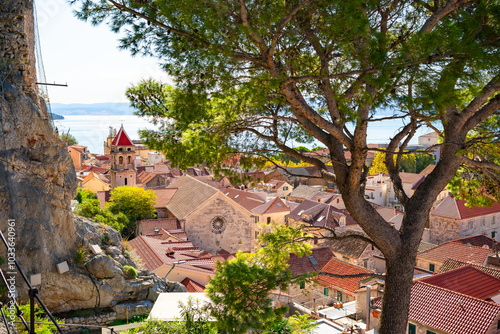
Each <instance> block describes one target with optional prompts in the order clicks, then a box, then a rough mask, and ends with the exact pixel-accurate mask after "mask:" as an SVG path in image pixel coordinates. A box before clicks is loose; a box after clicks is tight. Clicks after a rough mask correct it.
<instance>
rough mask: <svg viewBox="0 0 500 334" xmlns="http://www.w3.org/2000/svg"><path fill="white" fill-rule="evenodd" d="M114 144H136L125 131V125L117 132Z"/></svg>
mask: <svg viewBox="0 0 500 334" xmlns="http://www.w3.org/2000/svg"><path fill="white" fill-rule="evenodd" d="M111 145H112V146H133V145H134V144H133V143H132V141H131V140H130V138H129V137H128V135H127V133H126V132H125V129H124V128H123V125H122V126H121V128H120V130H119V131H118V133H117V134H116V136H115V138H114V139H113V141H112V142H111Z"/></svg>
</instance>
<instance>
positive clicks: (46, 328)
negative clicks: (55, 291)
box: [16, 304, 64, 334]
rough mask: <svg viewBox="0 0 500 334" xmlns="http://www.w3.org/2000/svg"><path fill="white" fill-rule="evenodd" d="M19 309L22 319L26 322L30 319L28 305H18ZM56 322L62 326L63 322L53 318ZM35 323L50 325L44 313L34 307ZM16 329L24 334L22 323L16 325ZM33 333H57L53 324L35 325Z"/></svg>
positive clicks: (24, 329) (24, 328)
mask: <svg viewBox="0 0 500 334" xmlns="http://www.w3.org/2000/svg"><path fill="white" fill-rule="evenodd" d="M19 308H20V309H21V311H22V312H23V317H24V319H26V320H27V321H29V319H30V305H29V304H25V305H19ZM55 320H56V322H57V323H58V324H59V325H61V324H64V321H62V320H60V319H57V318H55ZM35 322H46V323H51V321H50V319H49V318H48V317H47V316H46V314H45V311H44V310H43V309H41V308H38V307H35ZM16 328H17V330H18V332H19V333H26V327H24V325H23V324H22V323H16ZM35 333H37V334H52V333H57V327H56V326H55V325H53V324H50V325H46V324H43V325H42V324H36V325H35Z"/></svg>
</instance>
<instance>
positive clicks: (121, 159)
mask: <svg viewBox="0 0 500 334" xmlns="http://www.w3.org/2000/svg"><path fill="white" fill-rule="evenodd" d="M118 164H119V165H123V157H119V158H118Z"/></svg>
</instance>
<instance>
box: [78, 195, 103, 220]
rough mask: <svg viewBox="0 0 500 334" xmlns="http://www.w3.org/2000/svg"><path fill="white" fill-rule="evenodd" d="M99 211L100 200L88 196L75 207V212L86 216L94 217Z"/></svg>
mask: <svg viewBox="0 0 500 334" xmlns="http://www.w3.org/2000/svg"><path fill="white" fill-rule="evenodd" d="M100 213H101V202H99V200H98V199H93V198H88V199H86V200H84V201H83V202H82V203H80V204H78V206H77V207H76V209H75V214H77V215H79V216H82V217H87V218H94V217H95V216H96V215H98V214H100Z"/></svg>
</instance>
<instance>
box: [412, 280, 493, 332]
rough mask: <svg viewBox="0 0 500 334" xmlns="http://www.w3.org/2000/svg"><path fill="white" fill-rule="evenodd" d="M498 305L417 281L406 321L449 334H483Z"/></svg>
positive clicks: (489, 324) (490, 322)
mask: <svg viewBox="0 0 500 334" xmlns="http://www.w3.org/2000/svg"><path fill="white" fill-rule="evenodd" d="M499 314H500V305H499V304H497V303H494V302H488V301H483V300H481V299H477V298H473V297H470V296H467V295H464V294H461V293H458V292H454V291H450V290H447V289H444V288H441V287H437V286H433V285H431V284H428V283H424V282H421V281H418V282H416V283H415V284H414V285H413V287H412V289H411V298H410V312H409V316H408V318H409V320H410V322H411V321H412V320H414V321H416V322H419V323H422V324H425V325H427V326H430V327H432V328H435V329H438V330H440V331H443V332H446V333H450V334H464V333H474V334H485V333H486V332H487V330H488V328H489V327H490V326H491V324H492V323H493V321H494V320H495V319H496V318H497V317H498V315H499Z"/></svg>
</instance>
